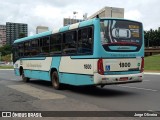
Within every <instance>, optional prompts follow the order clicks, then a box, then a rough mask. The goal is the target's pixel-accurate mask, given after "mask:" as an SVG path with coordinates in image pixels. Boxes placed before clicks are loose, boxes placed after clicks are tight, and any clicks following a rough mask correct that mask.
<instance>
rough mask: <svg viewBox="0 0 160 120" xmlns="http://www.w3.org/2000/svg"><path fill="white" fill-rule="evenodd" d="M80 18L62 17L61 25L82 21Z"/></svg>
mask: <svg viewBox="0 0 160 120" xmlns="http://www.w3.org/2000/svg"><path fill="white" fill-rule="evenodd" d="M82 21H83V20H82V19H71V18H64V19H63V26H67V25H71V24H74V23H78V22H82Z"/></svg>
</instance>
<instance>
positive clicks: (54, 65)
mask: <svg viewBox="0 0 160 120" xmlns="http://www.w3.org/2000/svg"><path fill="white" fill-rule="evenodd" d="M60 61H61V57H53V58H52V63H51V68H50V72H49V75H48V76H49V77H50V74H51V69H52V68H55V69H56V70H57V72H58V75H59V77H60V73H59V66H60ZM50 80H51V78H50ZM60 80H61V79H60ZM60 82H61V81H60Z"/></svg>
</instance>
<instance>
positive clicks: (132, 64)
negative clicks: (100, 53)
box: [94, 58, 144, 85]
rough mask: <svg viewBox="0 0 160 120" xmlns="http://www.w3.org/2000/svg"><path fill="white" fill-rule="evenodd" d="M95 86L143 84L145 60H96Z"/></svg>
mask: <svg viewBox="0 0 160 120" xmlns="http://www.w3.org/2000/svg"><path fill="white" fill-rule="evenodd" d="M94 63H95V65H96V64H97V68H95V73H94V82H95V84H104V85H105V84H123V83H131V82H142V80H143V69H144V59H143V58H127V59H102V58H100V59H98V60H94Z"/></svg>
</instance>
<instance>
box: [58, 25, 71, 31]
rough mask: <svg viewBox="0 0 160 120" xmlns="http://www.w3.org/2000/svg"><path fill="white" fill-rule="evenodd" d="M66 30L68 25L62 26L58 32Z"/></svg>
mask: <svg viewBox="0 0 160 120" xmlns="http://www.w3.org/2000/svg"><path fill="white" fill-rule="evenodd" d="M67 30H69V26H64V27H62V28H60V29H59V32H64V31H67Z"/></svg>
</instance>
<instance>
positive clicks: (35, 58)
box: [21, 57, 46, 60]
mask: <svg viewBox="0 0 160 120" xmlns="http://www.w3.org/2000/svg"><path fill="white" fill-rule="evenodd" d="M45 59H46V57H31V58H21V60H45Z"/></svg>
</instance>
